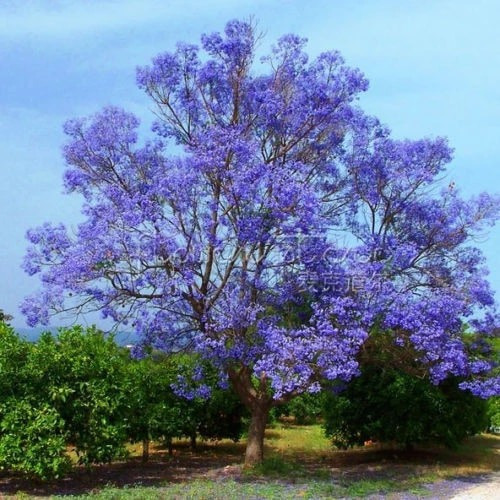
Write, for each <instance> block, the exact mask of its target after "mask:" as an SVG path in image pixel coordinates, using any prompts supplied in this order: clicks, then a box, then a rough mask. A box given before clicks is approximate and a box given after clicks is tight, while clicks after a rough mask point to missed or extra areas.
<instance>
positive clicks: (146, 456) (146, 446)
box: [142, 439, 149, 463]
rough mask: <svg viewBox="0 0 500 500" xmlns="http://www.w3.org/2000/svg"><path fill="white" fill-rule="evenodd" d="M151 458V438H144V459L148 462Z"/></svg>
mask: <svg viewBox="0 0 500 500" xmlns="http://www.w3.org/2000/svg"><path fill="white" fill-rule="evenodd" d="M148 460H149V439H143V440H142V461H143V462H144V463H146V462H147V461H148Z"/></svg>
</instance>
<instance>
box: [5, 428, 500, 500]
mask: <svg viewBox="0 0 500 500" xmlns="http://www.w3.org/2000/svg"><path fill="white" fill-rule="evenodd" d="M130 451H131V458H130V460H128V461H127V462H123V463H118V464H112V465H109V466H101V467H96V468H95V469H93V470H92V471H91V472H90V473H88V472H86V471H83V470H80V471H76V472H75V473H74V474H73V475H72V476H71V477H70V478H69V479H67V480H65V481H62V482H58V483H53V484H48V485H47V484H38V485H36V484H33V483H27V482H23V481H22V480H19V479H16V478H12V477H7V478H3V479H2V478H0V493H2V492H3V493H5V494H8V493H10V494H14V495H15V496H17V497H18V498H23V497H25V498H27V497H33V496H43V497H47V496H51V495H54V496H57V495H58V494H65V495H68V494H70V495H72V498H82V499H83V498H89V497H93V498H96V499H117V500H118V499H120V500H121V499H122V498H123V499H138V500H139V499H141V500H142V499H150V498H151V499H153V498H154V499H156V498H158V499H159V498H162V499H164V498H179V499H184V498H189V499H191V498H192V499H198V498H207V499H219V498H229V499H231V498H240V499H249V498H252V499H254V498H270V499H272V498H280V499H281V498H339V497H349V498H356V497H363V496H367V495H371V494H376V493H378V494H387V495H390V497H391V498H398V497H399V496H398V495H399V493H398V492H404V494H405V498H411V497H412V495H413V498H422V497H424V496H426V495H429V490H428V489H427V487H426V485H427V484H429V483H435V484H440V483H442V484H445V483H446V481H447V480H448V481H449V480H450V478H467V477H477V476H478V475H481V474H488V473H491V472H494V471H498V470H499V469H500V463H499V458H500V438H499V437H495V436H490V435H483V436H476V437H474V438H471V439H469V440H468V441H467V442H466V443H464V445H463V446H462V447H461V448H460V449H459V450H456V451H448V450H443V449H439V448H425V449H418V450H415V451H412V452H407V451H395V450H393V449H389V448H387V447H380V446H377V445H374V446H369V447H363V448H359V449H354V450H350V451H339V450H333V449H332V448H331V446H330V443H329V442H328V441H327V440H326V439H325V438H324V436H323V434H322V430H321V427H320V426H318V425H311V426H295V425H291V424H286V423H281V424H277V425H275V426H274V427H272V428H270V429H268V431H267V433H266V460H265V461H264V463H263V464H262V465H260V466H259V467H257V468H255V469H253V470H243V469H242V467H241V460H242V455H243V451H244V443H232V442H229V441H223V442H220V443H201V444H200V446H199V447H198V449H197V450H196V451H192V450H190V449H189V447H188V445H187V443H186V442H177V443H176V449H175V452H174V455H173V456H172V457H169V456H168V454H167V453H166V450H164V449H163V448H161V447H153V454H152V457H151V463H149V464H147V465H143V464H141V462H140V447H139V446H132V447H131V449H130Z"/></svg>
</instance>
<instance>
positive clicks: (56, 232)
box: [23, 21, 500, 464]
mask: <svg viewBox="0 0 500 500" xmlns="http://www.w3.org/2000/svg"><path fill="white" fill-rule="evenodd" d="M258 40H259V35H258V33H256V32H255V28H254V26H252V25H251V24H250V23H246V22H240V21H231V22H229V23H228V24H227V26H226V28H225V32H224V33H223V34H220V33H213V34H209V35H204V36H203V37H202V49H203V50H204V52H205V54H204V55H203V56H200V55H199V52H200V49H199V47H197V46H194V45H189V44H179V45H178V46H177V49H176V50H175V51H174V52H167V53H164V54H160V55H159V56H157V57H156V58H155V59H154V60H153V63H152V65H151V66H149V67H144V68H139V70H138V72H137V81H138V84H139V87H140V88H142V89H143V90H144V91H145V92H146V94H147V95H148V96H149V97H150V98H151V99H152V101H153V105H154V106H155V112H156V116H157V120H156V122H155V123H154V125H153V137H152V138H151V140H150V141H148V142H146V143H145V144H144V145H142V146H139V145H138V144H137V142H138V136H139V134H138V131H137V129H138V126H139V120H138V119H137V118H136V117H135V116H133V115H132V114H130V113H127V112H125V111H123V110H121V109H118V108H115V107H108V108H106V109H104V110H103V111H102V112H100V113H98V114H96V115H95V116H93V117H92V118H90V119H77V120H71V121H69V122H67V123H66V125H65V129H64V130H65V132H66V134H67V135H68V137H69V141H68V143H67V144H66V146H65V148H64V155H65V159H66V162H67V164H68V169H67V171H66V173H65V176H64V182H65V186H66V188H67V190H68V191H69V192H77V193H80V194H81V195H83V197H84V200H85V201H84V208H83V212H84V215H85V217H86V220H85V221H84V222H83V223H82V224H80V225H79V227H78V230H77V231H76V235H74V236H73V235H71V234H70V233H69V232H68V231H66V229H65V227H64V226H63V225H57V226H51V225H49V224H46V225H44V226H42V227H41V228H38V229H36V230H31V231H29V232H28V239H29V241H30V243H31V245H30V247H29V249H28V252H27V255H26V259H25V268H26V271H27V272H28V273H29V274H41V276H42V282H43V291H42V292H41V293H40V294H39V295H37V296H35V297H32V298H30V299H28V300H27V301H26V302H25V304H24V306H23V312H24V314H26V315H27V318H28V321H29V322H30V324H34V323H46V322H47V321H48V320H49V317H50V314H52V313H54V312H60V311H62V310H67V309H68V308H73V309H74V310H75V311H76V312H84V311H85V310H95V309H96V308H97V309H100V310H102V313H103V317H105V318H112V319H114V320H115V321H117V322H121V323H126V322H131V323H132V325H133V326H134V327H135V328H136V330H137V331H138V332H139V333H140V334H141V335H142V336H143V340H144V342H146V343H150V344H152V345H154V346H155V347H156V348H159V349H166V350H170V349H171V348H172V346H175V347H179V346H182V345H192V346H194V347H195V349H196V350H197V351H198V352H199V353H200V354H201V355H203V356H204V357H205V358H207V359H210V360H211V361H212V362H213V363H214V364H215V365H216V367H217V369H218V370H219V372H220V377H221V379H222V380H229V381H230V383H231V384H232V386H233V388H234V390H235V392H236V393H237V394H238V396H239V398H240V400H241V401H242V402H243V403H244V404H245V406H246V407H247V408H248V411H249V412H250V415H251V418H250V427H249V431H248V441H247V449H246V458H245V460H246V463H247V464H252V463H255V462H258V461H260V460H261V459H262V456H263V439H264V431H265V426H266V422H267V418H268V415H269V411H270V410H271V408H272V407H274V406H277V405H280V404H283V403H286V402H287V401H289V400H291V399H292V398H294V397H295V396H297V395H298V394H301V393H303V392H307V391H309V392H314V391H317V390H318V389H319V385H318V383H319V380H321V379H322V378H327V379H329V380H348V379H350V378H351V377H353V376H354V375H356V374H357V373H358V363H357V360H356V354H357V352H358V349H359V347H360V346H361V345H362V344H363V342H364V341H365V340H366V339H367V337H369V336H370V334H371V332H372V331H373V330H374V329H375V328H382V329H383V330H391V331H394V332H397V338H395V342H407V341H408V342H411V343H412V344H413V345H414V347H415V349H416V351H417V355H418V357H419V358H420V359H421V360H422V361H423V362H427V363H429V365H430V367H431V368H430V369H431V372H432V373H431V375H432V378H433V381H434V382H436V383H437V382H439V381H441V380H444V379H445V378H446V377H447V375H448V374H449V373H451V374H455V375H457V374H461V375H463V376H465V377H473V376H474V377H478V376H486V375H487V374H488V371H489V369H490V366H489V365H488V364H487V363H483V364H481V363H475V362H474V360H470V359H469V358H468V357H467V352H466V349H465V348H464V345H463V342H462V339H461V318H463V317H470V316H472V315H474V311H475V308H476V306H480V307H481V308H483V309H487V308H489V307H491V306H492V305H493V298H492V294H491V291H490V290H489V288H488V284H487V282H486V281H485V278H484V274H485V273H484V266H483V261H484V259H483V257H482V256H481V254H480V252H479V251H478V250H477V249H475V248H474V247H473V246H471V245H469V242H470V241H471V240H472V238H473V237H474V235H475V234H476V233H477V232H478V231H481V230H483V229H484V228H485V227H486V226H487V225H488V224H491V223H493V222H494V221H495V220H496V218H497V216H498V207H499V206H500V204H499V203H498V200H496V199H495V198H492V197H490V196H488V195H486V194H482V195H480V196H479V197H478V198H477V199H474V200H469V201H464V200H462V199H461V198H460V196H459V194H458V191H457V189H455V188H454V186H453V185H452V184H450V186H448V187H446V186H441V190H440V191H439V187H440V186H439V179H440V178H441V177H442V174H443V171H444V168H445V165H446V164H447V163H448V162H449V161H450V160H451V149H450V148H449V147H448V145H447V143H446V141H445V140H444V139H441V138H437V139H423V140H416V141H409V140H402V141H400V140H395V139H393V138H391V136H390V132H389V130H388V129H387V128H386V127H384V126H382V125H381V124H380V123H379V122H378V121H377V120H376V119H374V118H373V117H370V116H367V115H365V114H364V113H363V112H362V111H361V110H360V109H359V107H358V106H357V105H356V103H355V101H356V99H357V98H358V96H359V95H360V93H361V92H363V91H365V90H366V89H367V87H368V82H367V80H366V78H365V77H364V76H363V74H362V73H361V72H360V71H358V70H357V69H352V68H350V67H348V66H346V65H345V64H344V61H343V59H342V57H341V56H340V55H339V53H337V52H324V53H322V54H320V55H319V56H318V57H316V58H315V59H313V60H311V61H310V60H309V58H308V56H307V54H306V53H305V52H304V46H305V42H306V41H305V40H304V39H301V38H299V37H298V36H295V35H287V36H284V37H282V38H280V39H279V41H278V43H277V44H276V45H275V46H274V47H273V48H272V49H271V51H270V53H269V55H268V56H267V57H265V58H263V62H264V64H265V66H263V70H262V71H261V72H260V73H257V72H256V71H255V67H254V64H253V60H254V56H255V47H256V44H257V41H258ZM297 307H302V310H303V313H302V314H300V315H296V314H295V312H294V311H296V310H297ZM490 317H493V316H488V318H490ZM490 323H491V322H489V323H488V322H487V323H485V324H484V325H482V326H481V328H482V329H484V330H488V329H490V328H491V327H492V325H491V324H490ZM467 384H469V385H467ZM466 386H467V387H470V388H471V389H472V390H474V391H475V392H476V393H481V394H482V395H484V396H488V395H492V394H493V393H497V392H499V381H498V378H497V379H490V380H489V381H487V382H483V381H482V380H479V381H475V382H470V381H466V382H464V387H466Z"/></svg>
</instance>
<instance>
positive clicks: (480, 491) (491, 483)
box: [451, 472, 500, 500]
mask: <svg viewBox="0 0 500 500" xmlns="http://www.w3.org/2000/svg"><path fill="white" fill-rule="evenodd" d="M494 498H500V472H497V473H495V474H492V475H490V476H488V478H486V480H485V481H484V482H483V481H481V482H480V483H479V484H476V485H471V486H470V487H468V488H466V489H464V490H462V491H461V492H460V493H458V494H456V495H455V496H453V497H452V499H451V500H483V499H484V500H492V499H494Z"/></svg>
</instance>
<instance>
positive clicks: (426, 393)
mask: <svg viewBox="0 0 500 500" xmlns="http://www.w3.org/2000/svg"><path fill="white" fill-rule="evenodd" d="M485 421H486V403H485V401H484V400H481V399H478V398H476V397H475V396H473V395H472V394H470V393H469V392H466V391H462V390H460V389H459V388H458V381H457V380H455V379H448V380H446V381H445V382H443V383H442V384H441V385H439V386H435V385H433V384H432V383H430V382H429V380H427V379H425V378H419V377H416V376H414V375H410V374H407V373H404V372H401V371H398V370H395V369H393V368H389V369H384V368H381V367H378V366H377V367H365V368H364V369H363V370H362V374H361V376H359V377H358V378H356V379H353V380H352V381H351V382H350V383H349V384H348V385H347V387H346V389H345V390H344V391H343V392H341V393H340V394H339V395H337V396H336V395H333V394H329V395H328V396H326V398H325V423H324V426H325V431H326V434H327V436H329V437H331V438H332V441H333V444H335V445H336V446H338V447H341V448H347V447H350V446H354V445H361V444H363V443H364V442H365V441H368V440H374V441H381V442H394V443H397V444H401V445H404V446H407V447H410V446H412V445H414V444H418V443H424V442H434V443H441V444H444V445H446V446H447V447H451V448H453V447H455V446H457V444H458V443H459V442H460V441H462V440H463V439H464V438H465V437H467V436H470V435H473V434H476V433H478V432H480V431H482V430H483V429H484V428H485Z"/></svg>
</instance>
